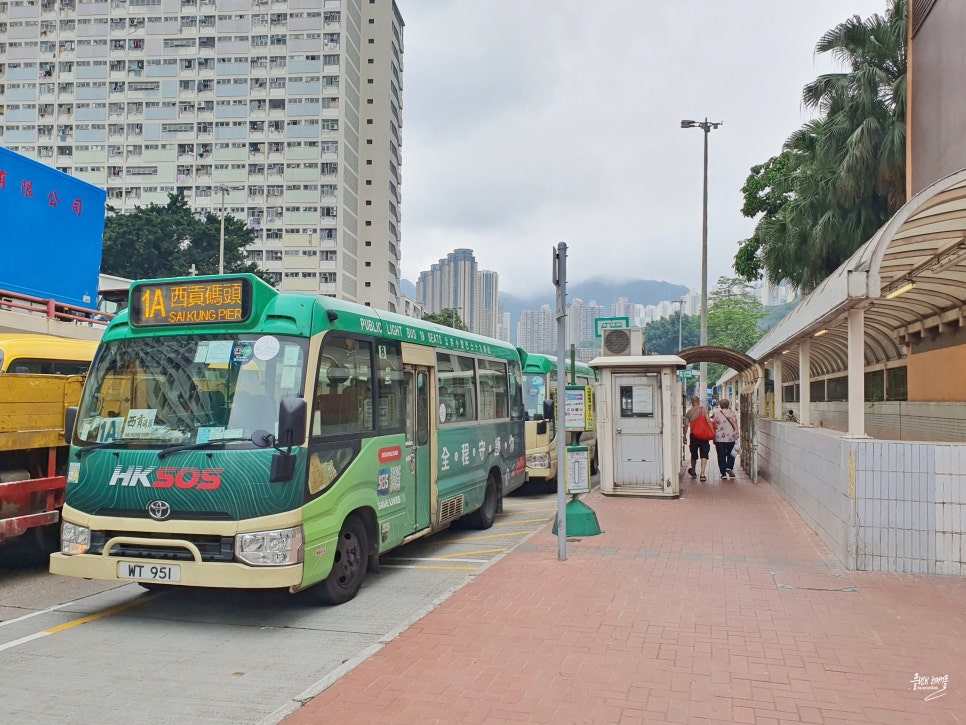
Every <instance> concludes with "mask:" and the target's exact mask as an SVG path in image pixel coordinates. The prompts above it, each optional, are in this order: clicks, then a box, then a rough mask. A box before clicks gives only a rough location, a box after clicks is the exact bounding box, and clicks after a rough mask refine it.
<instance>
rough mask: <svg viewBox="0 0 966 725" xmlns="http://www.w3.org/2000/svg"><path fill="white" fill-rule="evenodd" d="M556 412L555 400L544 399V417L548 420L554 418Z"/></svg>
mask: <svg viewBox="0 0 966 725" xmlns="http://www.w3.org/2000/svg"><path fill="white" fill-rule="evenodd" d="M554 412H555V411H554V405H553V400H544V401H543V417H544V419H546V420H553V415H554Z"/></svg>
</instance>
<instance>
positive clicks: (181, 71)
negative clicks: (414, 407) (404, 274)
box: [0, 0, 404, 310]
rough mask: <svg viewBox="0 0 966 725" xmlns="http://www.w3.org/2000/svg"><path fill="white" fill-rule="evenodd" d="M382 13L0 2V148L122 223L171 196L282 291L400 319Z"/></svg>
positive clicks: (327, 0)
mask: <svg viewBox="0 0 966 725" xmlns="http://www.w3.org/2000/svg"><path fill="white" fill-rule="evenodd" d="M403 27H404V23H403V19H402V16H401V15H400V13H399V9H398V7H397V6H396V3H395V2H393V0H271V2H269V0H219V1H218V3H217V4H216V3H215V0H110V1H109V2H107V1H100V0H97V1H95V0H0V144H2V145H3V146H6V147H7V148H10V149H11V150H13V151H17V152H18V153H21V154H24V155H26V156H29V157H31V158H35V159H38V160H40V161H42V162H43V163H46V164H49V165H51V166H54V167H56V168H58V169H60V170H62V171H65V172H67V173H69V174H73V175H74V176H77V177H79V178H82V179H84V180H85V181H89V182H91V183H93V184H96V185H98V186H101V187H103V188H106V189H107V193H108V203H109V204H111V205H112V206H114V207H116V208H119V209H121V210H126V211H130V210H133V209H134V207H135V206H145V205H147V204H150V203H152V202H154V203H158V204H164V203H166V202H167V198H168V194H170V193H178V194H183V195H184V196H185V198H186V199H187V201H188V203H189V205H190V206H191V207H192V208H193V209H195V210H196V211H198V212H199V213H204V212H212V213H215V214H221V212H222V209H223V208H224V209H225V210H226V212H227V213H228V214H231V215H233V216H236V217H238V218H241V219H244V220H246V221H247V223H248V225H249V227H250V228H251V229H252V230H253V231H254V232H255V236H256V239H255V242H254V243H253V244H252V245H251V246H250V247H249V248H248V258H249V260H251V261H254V262H257V263H258V264H259V265H260V266H261V267H263V268H264V269H265V270H267V271H269V272H270V273H271V274H272V275H273V276H274V277H275V278H276V280H277V281H278V282H279V285H280V287H281V288H282V289H287V290H306V291H311V292H318V293H321V294H326V295H331V296H336V297H340V298H344V299H349V300H354V301H357V302H361V303H363V304H368V305H372V306H374V307H378V308H382V309H389V310H397V309H398V306H399V299H400V295H401V292H400V289H399V270H400V256H401V246H400V244H401V233H400V188H401V177H400V167H401V163H402V160H401V155H400V154H401V146H402V139H401V128H402V115H401V114H402V89H403V83H402V70H403V61H402V56H403Z"/></svg>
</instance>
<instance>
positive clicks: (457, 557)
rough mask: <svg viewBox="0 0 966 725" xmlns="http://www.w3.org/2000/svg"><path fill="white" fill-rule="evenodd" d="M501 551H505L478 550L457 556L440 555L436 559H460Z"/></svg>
mask: <svg viewBox="0 0 966 725" xmlns="http://www.w3.org/2000/svg"><path fill="white" fill-rule="evenodd" d="M501 551H506V548H505V547H504V548H503V549H480V550H478V551H461V552H460V553H458V554H440V555H439V556H437V557H436V558H437V559H461V558H463V557H464V556H476V555H477V554H499V553H500V552H501Z"/></svg>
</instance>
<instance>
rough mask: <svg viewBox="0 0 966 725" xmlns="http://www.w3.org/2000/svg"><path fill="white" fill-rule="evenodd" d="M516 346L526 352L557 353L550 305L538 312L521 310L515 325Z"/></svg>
mask: <svg viewBox="0 0 966 725" xmlns="http://www.w3.org/2000/svg"><path fill="white" fill-rule="evenodd" d="M517 345H519V346H520V347H522V348H523V349H524V350H526V351H527V352H541V353H555V352H556V351H557V320H556V318H555V316H554V311H553V309H552V308H551V307H550V305H543V306H542V307H541V308H540V310H539V311H536V312H535V311H533V310H523V312H521V313H520V321H519V322H518V323H517Z"/></svg>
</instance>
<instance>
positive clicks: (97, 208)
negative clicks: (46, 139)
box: [0, 148, 107, 309]
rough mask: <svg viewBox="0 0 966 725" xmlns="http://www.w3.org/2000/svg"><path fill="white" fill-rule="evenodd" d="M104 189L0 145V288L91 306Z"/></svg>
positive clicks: (98, 258)
mask: <svg viewBox="0 0 966 725" xmlns="http://www.w3.org/2000/svg"><path fill="white" fill-rule="evenodd" d="M106 201H107V192H106V191H104V189H99V188H97V187H96V186H94V185H93V184H88V183H87V182H86V181H81V180H80V179H75V178H74V177H73V176H70V175H69V174H65V173H63V172H60V171H57V170H56V169H53V168H51V167H49V166H45V165H44V164H41V163H39V162H37V161H33V160H32V159H28V158H27V157H25V156H21V155H20V154H16V153H14V152H13V151H10V150H8V149H5V148H0V229H2V234H0V239H2V240H3V241H2V242H0V251H2V254H3V257H2V259H3V263H2V264H0V290H7V291H9V292H16V293H19V294H24V295H31V296H33V297H39V298H41V299H53V300H56V301H57V302H61V303H63V304H65V305H71V306H74V307H85V308H88V309H92V308H94V307H96V305H97V280H98V275H99V274H100V269H101V250H102V247H103V245H104V205H105V203H106Z"/></svg>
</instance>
